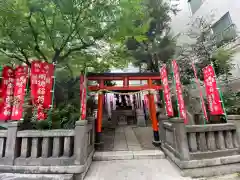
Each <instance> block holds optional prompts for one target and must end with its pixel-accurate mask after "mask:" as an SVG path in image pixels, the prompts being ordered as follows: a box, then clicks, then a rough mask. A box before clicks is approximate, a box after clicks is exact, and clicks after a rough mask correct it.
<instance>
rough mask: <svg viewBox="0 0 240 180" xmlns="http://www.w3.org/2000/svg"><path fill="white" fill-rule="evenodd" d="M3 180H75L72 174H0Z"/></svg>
mask: <svg viewBox="0 0 240 180" xmlns="http://www.w3.org/2000/svg"><path fill="white" fill-rule="evenodd" d="M0 179H2V180H73V175H72V174H18V173H0Z"/></svg>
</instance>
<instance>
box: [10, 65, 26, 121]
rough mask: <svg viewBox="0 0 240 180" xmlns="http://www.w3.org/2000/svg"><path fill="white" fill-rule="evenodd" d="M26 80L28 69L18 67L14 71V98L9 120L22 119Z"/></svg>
mask: <svg viewBox="0 0 240 180" xmlns="http://www.w3.org/2000/svg"><path fill="white" fill-rule="evenodd" d="M27 79H28V67H27V66H18V67H17V68H16V69H15V81H14V97H13V109H12V116H11V120H20V119H21V118H22V115H23V104H24V96H25V88H26V85H27Z"/></svg>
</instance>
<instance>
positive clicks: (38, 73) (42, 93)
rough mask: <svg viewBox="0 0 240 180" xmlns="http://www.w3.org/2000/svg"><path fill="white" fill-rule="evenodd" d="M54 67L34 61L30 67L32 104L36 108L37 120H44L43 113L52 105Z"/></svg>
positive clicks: (45, 115) (44, 114)
mask: <svg viewBox="0 0 240 180" xmlns="http://www.w3.org/2000/svg"><path fill="white" fill-rule="evenodd" d="M53 75H54V66H53V64H50V63H47V62H41V61H34V62H32V65H31V95H32V99H33V104H34V105H35V106H37V112H38V113H37V117H38V119H39V120H43V119H46V117H47V114H46V113H45V111H46V110H48V109H49V108H50V107H51V104H52V86H53Z"/></svg>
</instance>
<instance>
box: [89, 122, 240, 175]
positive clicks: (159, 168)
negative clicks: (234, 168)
mask: <svg viewBox="0 0 240 180" xmlns="http://www.w3.org/2000/svg"><path fill="white" fill-rule="evenodd" d="M103 140H104V146H103V149H102V150H101V151H99V152H96V153H95V155H94V157H93V160H94V161H93V162H92V165H91V167H90V169H89V171H88V173H87V175H86V177H85V180H113V179H114V180H159V179H161V180H191V179H192V178H189V177H182V176H181V175H180V172H179V170H178V169H177V168H176V167H175V165H173V164H172V163H171V162H169V161H168V160H167V159H165V158H164V157H165V156H164V154H163V153H162V151H161V150H160V149H159V148H156V147H154V146H153V145H152V128H151V127H136V126H121V127H118V128H117V129H116V130H114V129H105V130H104V137H103ZM192 180H193V179H192ZM195 180H240V177H239V176H238V175H237V174H234V175H228V176H222V177H212V178H200V179H195Z"/></svg>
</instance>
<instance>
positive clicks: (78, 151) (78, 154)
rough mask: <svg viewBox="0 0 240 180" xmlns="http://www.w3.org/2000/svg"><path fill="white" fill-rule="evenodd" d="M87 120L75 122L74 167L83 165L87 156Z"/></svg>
mask: <svg viewBox="0 0 240 180" xmlns="http://www.w3.org/2000/svg"><path fill="white" fill-rule="evenodd" d="M87 125H88V121H87V120H80V121H77V122H76V126H75V137H74V156H75V164H76V165H84V163H85V160H86V158H87V157H86V156H87V145H88V144H87V141H88V139H87V133H86V132H87Z"/></svg>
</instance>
